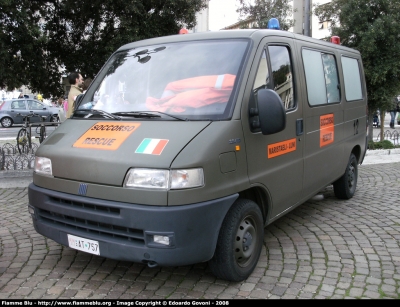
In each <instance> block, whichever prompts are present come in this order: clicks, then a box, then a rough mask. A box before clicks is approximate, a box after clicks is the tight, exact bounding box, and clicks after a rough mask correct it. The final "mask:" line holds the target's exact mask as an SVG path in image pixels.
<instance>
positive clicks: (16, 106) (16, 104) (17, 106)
mask: <svg viewBox="0 0 400 307" xmlns="http://www.w3.org/2000/svg"><path fill="white" fill-rule="evenodd" d="M11 109H20V110H25V109H26V107H25V102H24V101H23V100H15V101H13V102H11Z"/></svg>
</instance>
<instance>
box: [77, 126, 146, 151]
mask: <svg viewBox="0 0 400 307" xmlns="http://www.w3.org/2000/svg"><path fill="white" fill-rule="evenodd" d="M139 126H140V123H119V122H118V123H116V122H100V123H96V124H95V125H94V126H92V127H91V128H90V129H89V130H88V131H86V132H85V133H84V134H83V135H82V136H81V137H80V138H79V139H78V140H77V141H76V142H75V143H74V145H73V147H77V148H90V149H103V150H116V149H118V148H119V146H120V145H121V144H122V143H123V142H124V141H125V140H126V139H127V137H128V136H130V135H131V133H132V132H133V131H135V130H136V129H137V128H138V127H139Z"/></svg>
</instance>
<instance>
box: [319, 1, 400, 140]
mask: <svg viewBox="0 0 400 307" xmlns="http://www.w3.org/2000/svg"><path fill="white" fill-rule="evenodd" d="M314 14H315V15H316V16H317V17H318V18H319V20H320V21H327V20H330V21H331V24H332V27H331V34H332V35H337V36H339V37H340V40H341V44H342V45H344V46H348V47H351V48H354V49H357V50H359V51H360V53H361V57H362V60H363V64H364V72H365V79H366V84H367V94H368V114H369V123H370V125H369V138H370V140H372V116H373V113H374V112H375V111H376V110H378V109H379V110H380V111H381V123H382V125H381V140H383V118H384V114H385V111H386V110H388V107H389V105H390V104H391V102H392V101H393V98H394V96H397V95H398V94H399V93H400V82H399V77H400V39H399V34H400V22H399V20H400V0H332V2H330V3H327V4H323V5H316V6H315V8H314Z"/></svg>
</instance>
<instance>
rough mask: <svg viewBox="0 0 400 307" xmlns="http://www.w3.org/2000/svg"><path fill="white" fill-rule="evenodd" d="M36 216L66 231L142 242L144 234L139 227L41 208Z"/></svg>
mask: <svg viewBox="0 0 400 307" xmlns="http://www.w3.org/2000/svg"><path fill="white" fill-rule="evenodd" d="M95 207H100V206H95ZM38 216H39V218H40V219H41V220H42V221H43V222H45V223H50V224H56V225H61V226H63V227H62V228H64V229H65V231H68V229H71V230H79V231H83V232H86V233H89V234H95V235H99V236H102V237H108V238H114V239H119V240H124V241H128V242H135V243H140V244H144V234H143V231H142V230H140V229H133V228H128V227H122V226H117V225H112V224H109V223H99V222H95V221H91V220H88V219H85V218H78V217H73V216H68V215H65V214H59V213H55V212H51V211H48V210H43V209H38Z"/></svg>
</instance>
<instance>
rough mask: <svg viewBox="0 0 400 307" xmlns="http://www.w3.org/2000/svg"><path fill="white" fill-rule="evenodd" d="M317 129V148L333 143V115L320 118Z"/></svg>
mask: <svg viewBox="0 0 400 307" xmlns="http://www.w3.org/2000/svg"><path fill="white" fill-rule="evenodd" d="M319 128H320V132H319V147H323V146H326V145H328V144H330V143H333V141H334V136H335V123H334V120H333V114H327V115H322V116H320V118H319Z"/></svg>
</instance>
